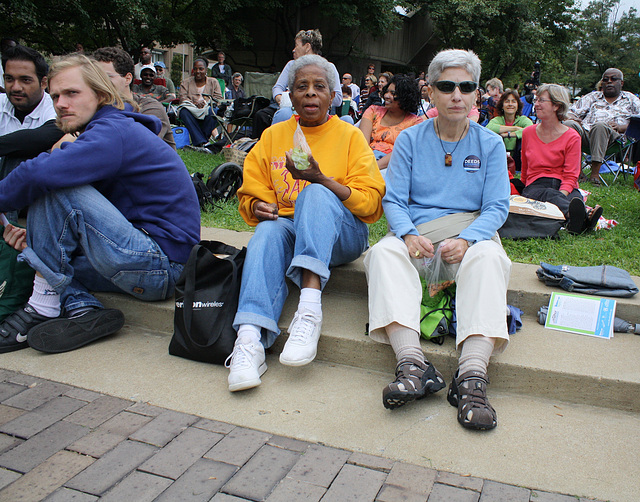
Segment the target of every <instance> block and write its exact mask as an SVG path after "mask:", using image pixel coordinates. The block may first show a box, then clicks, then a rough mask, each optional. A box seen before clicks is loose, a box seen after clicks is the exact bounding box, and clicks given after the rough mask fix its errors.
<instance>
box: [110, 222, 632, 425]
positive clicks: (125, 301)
mask: <svg viewBox="0 0 640 502" xmlns="http://www.w3.org/2000/svg"><path fill="white" fill-rule="evenodd" d="M205 235H207V237H206V238H208V239H211V240H222V241H224V242H226V243H229V244H233V245H235V246H242V245H246V243H247V242H248V240H249V238H250V236H251V234H250V233H246V232H231V231H228V230H221V229H203V238H205ZM536 268H537V267H536V266H534V265H524V264H519V263H514V264H513V271H512V275H511V281H510V286H509V293H508V296H509V302H510V303H511V304H512V305H515V306H518V307H519V308H521V309H522V310H523V311H524V312H525V314H524V316H523V323H524V327H523V329H522V330H521V331H519V332H518V333H517V334H516V335H514V336H512V338H511V342H510V346H509V347H508V349H507V350H506V351H505V352H504V353H502V354H500V355H498V356H495V357H494V358H493V359H492V364H491V365H490V369H489V377H490V379H491V381H492V388H494V389H499V390H502V391H505V392H512V393H517V394H520V395H526V396H536V397H540V398H545V399H557V400H561V401H564V402H568V403H577V404H586V405H591V406H601V407H607V408H612V409H619V410H626V411H635V412H638V411H640V356H638V349H639V347H640V337H639V336H637V335H632V334H616V335H615V336H614V338H613V339H611V340H601V339H597V338H591V337H587V336H582V335H576V334H571V333H564V332H560V331H553V330H548V329H545V328H544V327H542V326H540V325H539V324H538V322H537V315H536V313H537V311H538V309H539V307H540V306H542V305H546V304H548V302H549V297H550V295H551V291H552V289H551V288H548V287H546V286H545V285H544V284H543V283H542V282H540V281H538V280H537V277H536V275H535V270H536ZM636 279H637V278H636ZM638 282H639V283H640V281H638ZM98 296H99V298H100V299H101V300H102V301H103V303H104V304H105V306H108V307H113V308H119V309H121V310H122V311H123V312H124V313H125V318H126V319H127V323H128V324H130V325H132V326H139V327H142V328H144V329H147V330H151V331H153V332H156V333H158V334H164V335H165V336H166V337H167V338H166V343H167V344H168V342H169V336H170V334H171V333H172V332H173V301H165V302H155V303H143V302H139V301H137V300H135V299H133V298H132V297H129V296H126V295H119V294H104V293H103V294H99V295H98ZM297 302H298V293H297V290H296V288H295V287H293V286H292V288H291V294H290V295H289V298H288V299H287V302H286V304H285V307H284V310H283V313H282V317H281V319H280V321H279V326H280V329H281V330H282V331H283V334H284V336H280V337H279V338H278V340H277V341H276V344H275V345H274V347H273V350H274V351H275V352H276V353H279V352H280V351H281V350H282V347H283V345H284V343H285V341H286V330H287V328H288V326H289V323H290V322H291V319H292V318H293V314H294V312H295V310H296V307H297ZM618 303H619V308H618V310H619V311H621V312H622V313H621V314H619V315H620V316H626V319H627V320H629V321H632V322H640V300H639V299H636V298H631V299H621V300H620V301H619V302H618ZM323 311H324V313H325V315H324V322H323V328H322V336H321V337H320V343H319V345H318V356H317V358H318V360H320V361H325V362H327V363H331V364H343V365H347V366H351V367H354V368H360V369H362V370H366V371H383V372H393V370H394V367H395V358H394V356H393V351H392V350H391V348H390V347H388V346H386V345H383V344H379V343H376V342H374V341H372V340H371V339H370V338H369V337H368V336H366V335H365V331H366V323H367V320H368V318H367V317H368V309H367V290H366V278H365V276H364V269H363V264H362V258H361V259H359V260H357V261H356V262H354V263H352V264H349V265H347V266H344V267H338V268H336V269H335V270H334V271H333V273H332V276H331V280H330V281H329V283H328V284H327V287H326V289H325V292H324V294H323ZM422 347H423V350H424V351H425V353H426V354H427V356H428V358H429V360H430V361H432V362H433V363H434V364H435V365H436V367H437V368H438V369H439V370H440V371H441V372H442V373H443V374H445V375H446V376H447V378H450V375H452V374H453V372H454V371H455V369H456V367H457V361H458V353H457V352H456V350H455V346H454V341H453V339H452V338H447V339H446V340H445V343H444V344H443V345H441V346H439V345H436V344H434V343H432V342H428V341H423V342H422Z"/></svg>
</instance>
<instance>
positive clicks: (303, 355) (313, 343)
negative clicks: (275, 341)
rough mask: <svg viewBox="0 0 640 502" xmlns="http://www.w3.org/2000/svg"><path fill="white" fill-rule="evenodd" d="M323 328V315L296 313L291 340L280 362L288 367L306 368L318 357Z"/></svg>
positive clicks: (304, 312) (292, 324) (290, 332)
mask: <svg viewBox="0 0 640 502" xmlns="http://www.w3.org/2000/svg"><path fill="white" fill-rule="evenodd" d="M321 328H322V315H316V314H314V313H313V312H309V311H303V312H299V311H298V312H296V314H295V315H294V316H293V321H291V324H290V325H289V339H288V340H287V343H285V344H284V349H282V353H281V354H280V362H281V363H282V364H285V365H287V366H304V365H305V364H309V363H310V362H311V361H313V360H314V359H315V357H316V353H317V351H318V339H319V338H320V329H321Z"/></svg>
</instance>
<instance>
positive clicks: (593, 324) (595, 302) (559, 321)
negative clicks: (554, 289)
mask: <svg viewBox="0 0 640 502" xmlns="http://www.w3.org/2000/svg"><path fill="white" fill-rule="evenodd" d="M615 312H616V301H615V300H613V299H611V298H594V297H587V296H583V295H575V294H571V293H552V294H551V299H550V300H549V313H548V315H547V321H546V322H545V325H544V326H545V328H550V329H556V330H559V331H568V332H569V333H578V334H579V335H588V336H595V337H597V338H605V339H609V338H611V337H613V319H614V317H615Z"/></svg>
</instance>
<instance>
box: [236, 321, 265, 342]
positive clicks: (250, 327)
mask: <svg viewBox="0 0 640 502" xmlns="http://www.w3.org/2000/svg"><path fill="white" fill-rule="evenodd" d="M260 329H261V328H260V326H256V325H255V324H241V325H240V327H239V328H238V338H237V339H236V343H239V344H242V345H249V344H251V343H260V340H261V339H262V334H261V333H260Z"/></svg>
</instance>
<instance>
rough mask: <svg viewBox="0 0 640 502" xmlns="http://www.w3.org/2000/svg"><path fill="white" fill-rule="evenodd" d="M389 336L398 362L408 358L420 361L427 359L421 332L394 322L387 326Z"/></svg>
mask: <svg viewBox="0 0 640 502" xmlns="http://www.w3.org/2000/svg"><path fill="white" fill-rule="evenodd" d="M387 336H388V337H389V343H391V347H392V348H393V351H394V352H395V353H396V360H397V361H398V362H400V361H402V360H403V359H407V358H412V359H417V360H419V361H422V360H424V359H425V357H424V354H423V353H422V349H421V348H420V334H419V333H418V332H417V331H415V330H413V329H411V328H407V327H406V326H402V325H401V324H398V323H397V322H394V323H392V324H390V325H389V326H387Z"/></svg>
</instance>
